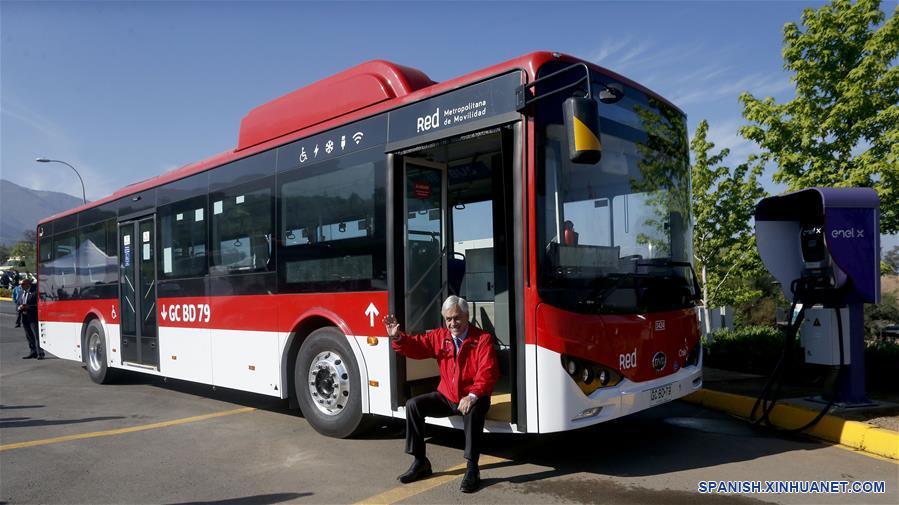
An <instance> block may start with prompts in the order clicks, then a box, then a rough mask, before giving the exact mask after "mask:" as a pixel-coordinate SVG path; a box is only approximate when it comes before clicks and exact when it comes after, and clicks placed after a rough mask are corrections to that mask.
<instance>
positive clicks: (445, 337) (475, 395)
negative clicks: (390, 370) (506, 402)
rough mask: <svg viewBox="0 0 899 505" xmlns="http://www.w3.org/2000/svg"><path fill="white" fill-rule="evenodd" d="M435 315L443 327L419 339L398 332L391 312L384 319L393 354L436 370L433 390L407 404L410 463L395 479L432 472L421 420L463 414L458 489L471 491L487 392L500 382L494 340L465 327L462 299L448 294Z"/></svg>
mask: <svg viewBox="0 0 899 505" xmlns="http://www.w3.org/2000/svg"><path fill="white" fill-rule="evenodd" d="M440 312H441V314H442V315H443V320H444V321H445V323H446V328H438V329H434V330H431V331H428V332H427V333H422V334H419V335H407V334H405V333H403V332H402V331H400V329H399V323H398V322H397V320H396V317H395V316H394V315H393V314H389V315H387V316H386V317H385V318H384V326H385V327H386V328H387V335H388V336H389V337H390V338H391V339H392V340H393V348H394V350H396V351H397V352H398V353H400V354H402V355H404V356H406V357H409V358H412V359H427V358H434V359H436V360H437V364H438V365H439V367H440V384H439V385H438V386H437V391H434V392H431V393H425V394H423V395H419V396H416V397H415V398H412V399H411V400H409V401H408V402H406V454H411V455H412V456H413V457H414V458H415V460H414V461H413V462H412V466H410V467H409V469H408V470H407V471H406V473H404V474H402V475H400V476H399V477H397V479H398V480H399V481H400V482H402V483H403V484H408V483H410V482H414V481H416V480H418V479H421V478H423V477H427V476H428V475H431V473H432V470H431V462H430V461H429V460H428V458H427V457H426V456H425V438H424V437H425V417H449V416H462V421H463V423H464V426H465V459H467V460H468V467H467V469H466V471H465V476H464V477H463V478H462V484H461V486H460V488H459V489H460V490H461V491H462V492H463V493H472V492H474V491H477V490H478V488H479V487H480V484H481V476H480V471H479V470H478V458H479V456H480V453H481V449H480V439H481V434H482V433H483V431H484V421H485V419H486V417H487V411H488V410H490V394H491V393H492V392H493V387H494V386H495V385H496V381H497V379H498V378H499V362H498V361H497V358H496V350H495V349H494V347H493V336H492V335H490V333H487V332H486V331H484V330H481V329H480V328H475V327H474V326H470V325H469V313H468V302H466V301H465V299H464V298H460V297H458V296H455V295H453V296H450V297H449V298H447V299H446V301H444V302H443V307H442V309H441V311H440Z"/></svg>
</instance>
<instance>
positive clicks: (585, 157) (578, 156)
mask: <svg viewBox="0 0 899 505" xmlns="http://www.w3.org/2000/svg"><path fill="white" fill-rule="evenodd" d="M562 117H563V119H564V122H565V131H566V133H567V134H568V159H570V160H571V162H572V163H580V164H589V165H592V164H594V163H597V162H599V160H600V158H602V144H601V143H600V142H599V114H598V109H597V104H596V100H594V99H592V98H585V97H571V98H569V99H567V100H565V102H564V103H563V104H562Z"/></svg>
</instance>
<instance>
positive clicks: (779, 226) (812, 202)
mask: <svg viewBox="0 0 899 505" xmlns="http://www.w3.org/2000/svg"><path fill="white" fill-rule="evenodd" d="M755 227H756V244H757V246H758V250H759V256H761V258H762V261H763V262H764V264H765V267H766V268H767V269H768V271H770V272H771V274H772V275H773V276H774V277H775V278H776V279H777V280H778V281H779V282H780V283H781V286H782V289H783V293H784V296H786V297H787V299H789V300H796V301H798V302H800V303H803V304H804V305H806V306H809V307H810V306H813V305H815V304H819V305H820V306H823V307H824V308H825V309H831V308H832V309H836V310H839V309H840V308H844V307H845V308H847V309H848V316H849V321H848V330H849V339H848V340H849V346H848V347H849V349H844V351H845V352H844V354H845V355H846V356H847V361H848V362H844V364H843V366H844V367H845V368H843V370H842V373H841V374H840V383H839V384H838V385H837V389H836V391H837V392H836V396H837V397H836V398H833V400H834V401H835V402H836V403H838V404H840V405H841V406H842V407H860V406H867V405H871V403H870V401H869V400H868V398H867V395H866V394H865V328H864V310H863V309H864V304H865V303H879V302H880V200H879V198H878V197H877V193H876V192H875V191H874V190H873V189H871V188H809V189H804V190H800V191H796V192H793V193H787V194H785V195H780V196H774V197H770V198H765V199H763V200H762V201H761V202H759V204H758V205H757V206H756V212H755ZM835 326H839V325H835ZM840 337H841V335H840V333H839V332H838V331H837V330H834V331H832V333H831V335H830V338H832V339H834V340H833V342H836V340H835V339H838V338H840ZM844 341H845V339H844ZM832 364H834V365H839V364H840V363H839V362H836V363H832Z"/></svg>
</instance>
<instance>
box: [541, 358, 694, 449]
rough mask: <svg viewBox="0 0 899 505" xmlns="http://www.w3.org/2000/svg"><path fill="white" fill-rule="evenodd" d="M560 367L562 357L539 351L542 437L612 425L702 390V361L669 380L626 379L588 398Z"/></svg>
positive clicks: (670, 377) (674, 374) (663, 378)
mask: <svg viewBox="0 0 899 505" xmlns="http://www.w3.org/2000/svg"><path fill="white" fill-rule="evenodd" d="M559 363H560V357H559V354H558V353H555V352H553V351H550V350H547V349H543V348H539V347H538V348H537V366H538V369H539V371H540V373H539V378H540V380H539V381H538V385H537V389H538V395H537V398H538V403H539V406H538V417H539V421H538V423H539V424H538V430H537V431H539V432H540V433H551V432H555V431H566V430H572V429H577V428H582V427H585V426H590V425H593V424H598V423H602V422H605V421H610V420H612V419H617V418H619V417H622V416H626V415H628V414H634V413H636V412H640V411H642V410H646V409H648V408H650V407H655V406H658V405H662V404H665V403H668V402H670V401H672V400H676V399H678V398H682V397H684V396H686V395H688V394H690V393H692V392H694V391H697V390H699V389H701V388H702V358H701V357H700V362H699V364H698V365H696V366H688V367H684V368H682V369H680V370H678V371H677V372H675V373H672V374H670V375H666V376H665V377H660V378H658V379H654V380H650V381H644V382H631V381H629V380H627V379H625V380H623V381H622V382H620V383H619V384H618V385H617V386H615V387H610V388H601V389H598V390H596V391H594V392H593V393H592V394H590V395H589V396H587V395H584V393H583V392H582V391H581V389H580V388H579V387H578V386H577V384H575V383H574V381H573V380H571V377H569V376H568V374H567V373H565V371H564V370H563V369H562V367H561V366H559ZM528 428H531V427H530V426H529V427H528ZM528 431H535V430H532V429H529V430H528Z"/></svg>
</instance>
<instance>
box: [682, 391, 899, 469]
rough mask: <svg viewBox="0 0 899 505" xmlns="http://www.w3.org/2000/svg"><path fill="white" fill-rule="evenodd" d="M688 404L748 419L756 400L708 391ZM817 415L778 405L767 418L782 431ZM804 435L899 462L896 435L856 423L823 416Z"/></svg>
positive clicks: (898, 437) (898, 434)
mask: <svg viewBox="0 0 899 505" xmlns="http://www.w3.org/2000/svg"><path fill="white" fill-rule="evenodd" d="M681 399H682V400H685V401H687V402H689V403H693V404H696V405H701V406H703V407H707V408H710V409H713V410H720V411H722V412H727V413H728V414H733V415H735V416H739V417H742V418H744V419H748V418H749V413H750V412H751V411H752V406H753V404H755V398H750V397H748V396H742V395H735V394H731V393H723V392H721V391H712V390H709V389H700V390H699V391H697V392H695V393H693V394H690V395H688V396H685V397H683V398H681ZM817 414H818V413H817V412H814V411H811V410H806V409H803V408H800V407H794V406H792V405H786V404H783V403H778V404H777V405H776V406H775V407H774V410H773V411H772V412H771V415H770V416H769V418H770V419H771V422H773V423H774V424H775V425H776V426H778V427H780V428H784V429H790V428H793V427H798V426H802V425H803V424H805V423H807V422H809V421H811V420H812V419H814V418H815V416H816V415H817ZM806 433H807V434H809V435H811V436H813V437H816V438H820V439H822V440H826V441H828V442H833V443H835V444H840V445H844V446H847V447H851V448H853V449H859V450H862V451H865V452H870V453H872V454H876V455H878V456H883V457H886V458H890V459H893V460H899V432H895V431H891V430H885V429H882V428H877V427H875V426H871V425H868V424H865V423H860V422H858V421H849V420H846V419H842V418H840V417H837V416H832V415H825V416H824V417H823V418H822V419H821V421H819V422H818V424H816V425H815V426H813V427H812V429H811V430H808V431H806Z"/></svg>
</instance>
